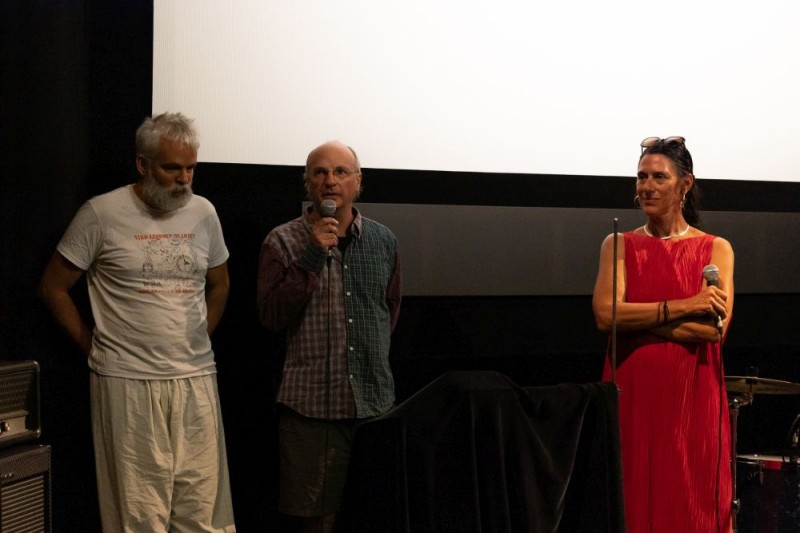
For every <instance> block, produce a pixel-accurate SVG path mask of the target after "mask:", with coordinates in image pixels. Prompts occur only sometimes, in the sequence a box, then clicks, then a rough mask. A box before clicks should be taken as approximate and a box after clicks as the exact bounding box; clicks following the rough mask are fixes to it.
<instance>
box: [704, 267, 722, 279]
mask: <svg viewBox="0 0 800 533" xmlns="http://www.w3.org/2000/svg"><path fill="white" fill-rule="evenodd" d="M703 277H704V278H706V281H719V268H718V267H717V265H706V266H704V267H703Z"/></svg>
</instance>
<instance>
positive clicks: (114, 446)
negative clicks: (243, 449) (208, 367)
mask: <svg viewBox="0 0 800 533" xmlns="http://www.w3.org/2000/svg"><path fill="white" fill-rule="evenodd" d="M90 386H91V397H92V432H93V437H94V449H95V462H96V465H97V490H98V496H99V500H100V516H101V519H102V523H103V531H105V532H106V533H122V532H125V533H129V532H130V533H134V532H135V533H138V532H147V533H160V532H174V533H178V532H192V533H195V532H204V531H207V532H224V533H232V532H234V531H236V527H235V526H234V521H233V506H232V504H231V493H230V484H229V481H228V464H227V460H226V456H225V434H224V432H223V429H222V417H221V414H220V409H219V400H218V397H217V381H216V376H215V375H213V374H212V375H208V376H199V377H194V378H184V379H166V380H138V379H124V378H113V377H106V376H99V375H97V374H95V373H92V374H91V380H90Z"/></svg>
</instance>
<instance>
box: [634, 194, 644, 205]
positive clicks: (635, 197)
mask: <svg viewBox="0 0 800 533" xmlns="http://www.w3.org/2000/svg"><path fill="white" fill-rule="evenodd" d="M633 206H634V207H635V208H636V209H641V208H642V204H640V203H639V195H638V194H637V195H636V196H634V197H633Z"/></svg>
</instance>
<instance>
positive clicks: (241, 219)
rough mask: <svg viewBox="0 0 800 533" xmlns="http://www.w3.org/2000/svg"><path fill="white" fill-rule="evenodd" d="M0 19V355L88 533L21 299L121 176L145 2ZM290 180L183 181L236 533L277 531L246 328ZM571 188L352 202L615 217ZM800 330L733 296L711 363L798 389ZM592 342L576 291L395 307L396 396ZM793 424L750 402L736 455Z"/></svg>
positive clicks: (267, 428)
mask: <svg viewBox="0 0 800 533" xmlns="http://www.w3.org/2000/svg"><path fill="white" fill-rule="evenodd" d="M0 6H1V7H0V10H1V11H0V24H2V27H0V45H2V46H0V54H2V69H1V70H0V72H1V74H0V75H1V76H2V91H3V93H2V96H3V101H4V102H5V103H6V105H4V106H2V108H3V110H2V113H3V117H2V123H0V127H2V135H0V138H2V139H3V143H2V160H1V163H2V166H0V172H1V173H2V174H1V176H0V178H1V179H0V202H2V209H0V216H1V217H2V219H1V220H2V228H3V231H2V232H0V233H2V241H0V242H2V252H3V253H2V254H0V256H1V258H0V265H2V267H0V268H2V270H1V271H0V274H2V276H1V277H0V284H1V285H0V328H2V329H1V330H0V359H35V360H37V361H39V362H40V365H41V378H42V379H41V396H42V419H43V429H44V436H43V440H44V441H46V442H48V443H49V444H51V445H52V446H53V480H54V484H53V489H54V501H53V511H54V523H55V524H56V531H96V530H98V529H99V526H98V523H99V522H98V515H97V509H96V507H97V502H96V493H95V483H94V466H93V455H92V446H91V439H90V429H89V406H88V373H87V368H86V364H85V361H83V360H82V358H81V356H80V355H79V354H78V352H77V351H76V350H74V349H73V348H72V347H71V346H70V345H69V344H68V343H67V342H66V341H65V339H64V337H63V335H62V334H61V333H60V332H59V331H58V329H57V328H56V327H55V326H54V324H53V323H52V321H51V320H50V318H49V317H48V316H47V315H46V313H45V312H44V310H43V309H42V308H41V306H40V304H39V303H38V301H37V300H36V298H35V290H36V285H37V283H38V279H39V276H40V275H41V272H42V269H43V267H44V264H45V262H46V260H47V259H48V257H49V255H50V254H51V253H52V251H53V249H54V248H55V244H56V242H57V240H58V238H59V237H60V235H61V233H62V232H63V231H64V229H65V228H66V225H67V224H68V222H69V220H70V219H71V217H72V215H73V214H74V212H75V211H76V210H77V208H78V207H79V206H80V204H81V203H82V202H83V201H84V200H85V199H87V198H88V197H89V196H92V195H94V194H98V193H101V192H105V191H108V190H110V189H112V188H114V187H117V186H119V185H122V184H124V183H129V182H131V181H133V180H134V179H135V171H134V166H133V151H134V147H133V134H134V131H135V129H136V127H137V126H138V124H139V123H140V122H141V120H142V119H143V118H144V117H145V116H146V115H148V114H149V113H150V109H151V100H150V95H151V83H152V74H151V56H152V3H151V2H146V1H133V0H132V1H120V2H103V1H99V0H90V1H86V2H77V3H75V2H54V1H51V0H38V1H36V0H26V1H21V0H20V1H11V2H3V3H2V4H0ZM309 148H311V147H309ZM299 175H300V171H299V169H297V168H292V167H259V166H251V165H217V164H201V165H200V167H199V168H198V171H197V177H196V186H195V189H196V191H197V192H198V193H199V194H202V195H204V196H206V197H208V198H209V199H210V200H211V201H212V202H213V203H214V204H215V205H216V207H217V210H218V212H219V214H220V218H221V220H222V224H223V229H224V232H225V237H226V240H227V244H228V247H229V248H230V251H231V259H230V262H229V268H230V272H231V278H232V287H231V296H230V300H229V305H228V310H227V312H226V315H225V317H224V319H223V322H222V324H221V325H220V328H219V329H218V331H217V332H216V333H215V336H214V339H213V340H214V344H215V350H216V353H217V360H218V367H219V384H220V394H221V397H222V404H223V414H224V417H225V424H226V432H227V437H228V446H229V462H230V470H231V480H232V484H233V487H232V488H233V493H234V494H233V497H234V502H235V508H236V509H235V511H236V515H237V522H238V525H239V529H240V531H244V532H247V531H263V530H264V529H269V527H270V526H272V528H273V529H275V528H277V527H278V526H279V525H280V524H281V521H280V520H279V518H278V517H277V516H276V515H275V513H274V511H273V510H272V509H273V506H274V502H275V498H276V495H277V492H276V486H277V472H276V463H275V457H276V454H275V446H274V442H273V438H274V431H273V423H274V419H273V398H274V394H275V390H276V387H277V383H278V382H279V379H280V368H281V354H282V338H281V336H280V335H272V334H269V333H267V332H266V331H264V330H263V329H262V328H261V327H260V326H259V324H258V322H257V319H256V313H255V270H256V265H257V261H258V253H259V248H260V244H261V241H262V239H263V238H264V236H265V235H266V233H267V232H268V231H269V230H270V229H271V228H272V227H274V226H275V225H277V224H278V223H281V222H283V221H285V220H288V219H290V218H293V217H294V216H296V215H297V213H298V212H299V208H300V202H301V201H302V199H303V190H302V186H301V183H300V180H299ZM569 179H570V181H569V182H568V183H569V186H566V185H565V179H564V177H563V176H513V175H511V176H509V175H481V174H470V173H431V172H421V171H420V172H397V171H387V170H370V171H368V172H367V173H366V177H365V187H366V189H365V193H364V196H363V200H364V201H365V202H383V203H422V204H432V203H436V204H448V203H450V204H460V205H476V204H477V205H500V206H502V205H511V206H537V207H542V206H544V207H558V208H571V209H572V208H574V209H592V208H597V207H602V208H610V209H629V208H630V202H631V192H630V181H629V179H626V178H598V177H590V176H587V177H571V178H569ZM626 180H627V181H626ZM576 190H577V191H580V194H575V191H576ZM797 198H798V185H797V184H763V183H749V182H736V183H731V182H715V183H713V184H709V185H708V186H707V187H706V199H707V202H706V205H707V207H708V208H709V209H711V210H714V211H734V212H754V213H761V212H792V213H796V212H797V201H796V200H797ZM576 202H578V205H576ZM754 238H755V237H754ZM787 238H789V242H788V244H787V243H784V242H781V243H780V244H776V245H775V246H787V247H793V248H792V249H794V248H796V247H797V242H796V236H794V237H792V236H789V237H787ZM405 245H407V246H411V245H412V244H410V243H406V244H405ZM564 246H570V243H569V242H565V243H564ZM597 246H598V247H599V242H598V243H597ZM441 253H442V254H446V250H442V251H441ZM595 254H596V250H592V251H591V253H588V252H587V256H589V255H591V256H594V255H595ZM743 259H744V258H741V257H740V258H738V260H739V261H741V260H743ZM492 260H497V258H482V257H480V250H476V264H480V263H488V262H491V261H492ZM584 268H591V269H594V268H595V265H594V264H591V265H589V266H584ZM75 297H76V298H77V299H78V300H79V303H80V305H81V306H82V308H83V309H84V310H86V296H85V286H81V287H77V288H76V291H75ZM799 318H800V294H798V293H794V292H789V293H780V292H778V293H770V294H756V293H750V294H739V295H737V302H736V316H735V318H734V322H733V325H732V329H731V333H730V336H729V338H728V342H727V344H726V346H725V349H724V354H725V358H726V370H727V373H728V374H743V373H745V371H746V369H747V367H749V366H758V367H759V368H760V372H761V375H762V376H764V377H769V378H774V379H784V380H788V381H793V382H800V365H798V364H796V361H797V358H798V356H800V329H798V328H797V327H796V324H797V323H798V319H799ZM605 342H606V340H605V338H604V337H603V336H602V335H600V334H599V333H598V332H597V331H596V330H595V328H594V323H593V318H592V313H591V302H590V297H589V296H588V295H576V296H559V297H556V296H540V295H539V296H537V295H530V296H520V297H493V296H482V297H474V296H470V297H467V296H463V297H459V296H452V297H437V296H415V297H410V298H406V300H405V301H404V303H403V308H402V313H401V318H400V322H399V324H398V329H397V331H396V333H395V336H394V339H393V349H392V364H393V367H394V369H395V374H396V381H397V392H398V400H400V401H402V400H403V399H405V398H407V397H409V396H410V395H411V394H413V393H414V392H415V391H417V390H419V389H420V388H421V387H422V386H424V385H426V384H427V383H429V382H430V381H432V380H433V379H434V378H436V377H437V376H438V375H439V374H441V373H442V372H444V371H445V370H453V369H476V370H499V371H501V372H503V373H506V374H507V375H509V376H510V377H511V378H512V379H514V380H515V381H517V382H518V383H519V384H521V385H536V384H550V383H558V382H566V381H571V382H585V381H594V380H597V379H599V377H600V369H601V366H602V360H603V353H604V349H605ZM797 412H800V398H798V397H795V396H758V397H757V398H756V401H755V403H754V404H753V405H752V406H749V407H746V408H744V410H743V411H742V414H741V415H740V435H739V437H740V441H741V448H740V449H743V450H745V451H762V452H764V451H767V450H769V449H774V448H776V447H779V446H780V445H781V444H782V441H783V438H784V437H785V433H786V432H787V431H788V429H789V426H790V425H791V422H792V420H793V418H794V416H795V415H796V413H797Z"/></svg>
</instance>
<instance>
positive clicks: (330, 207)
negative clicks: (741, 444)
mask: <svg viewBox="0 0 800 533" xmlns="http://www.w3.org/2000/svg"><path fill="white" fill-rule="evenodd" d="M319 210H320V214H321V215H322V216H323V217H332V216H333V215H335V214H336V202H334V201H333V200H331V199H330V198H328V199H325V200H322V201H321V202H320V203H319ZM331 257H333V250H332V249H331V248H328V260H330V258H331Z"/></svg>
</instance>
